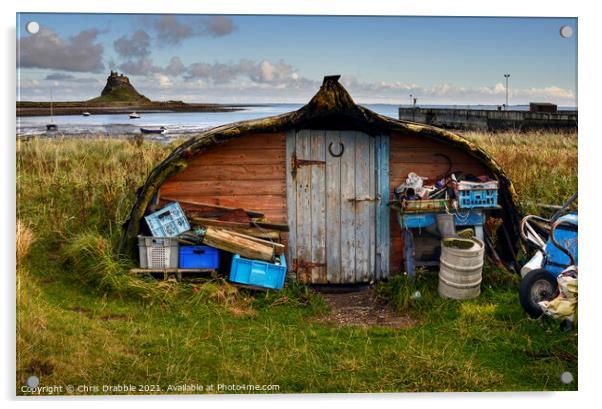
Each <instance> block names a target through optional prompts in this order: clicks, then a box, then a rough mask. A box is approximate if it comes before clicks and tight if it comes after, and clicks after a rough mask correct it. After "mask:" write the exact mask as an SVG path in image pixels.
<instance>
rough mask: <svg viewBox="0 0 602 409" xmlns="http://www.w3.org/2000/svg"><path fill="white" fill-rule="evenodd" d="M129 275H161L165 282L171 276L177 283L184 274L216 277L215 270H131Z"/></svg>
mask: <svg viewBox="0 0 602 409" xmlns="http://www.w3.org/2000/svg"><path fill="white" fill-rule="evenodd" d="M130 273H131V274H136V275H145V274H149V275H153V274H163V279H164V280H167V279H168V278H169V276H171V275H175V276H176V278H177V279H178V281H182V278H183V276H184V275H186V274H207V275H208V276H210V277H211V278H216V277H217V270H215V269H210V268H164V269H159V268H132V269H131V270H130Z"/></svg>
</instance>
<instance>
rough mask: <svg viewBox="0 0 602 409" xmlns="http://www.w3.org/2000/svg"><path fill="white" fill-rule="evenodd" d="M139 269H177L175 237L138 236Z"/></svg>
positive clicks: (177, 254)
mask: <svg viewBox="0 0 602 409" xmlns="http://www.w3.org/2000/svg"><path fill="white" fill-rule="evenodd" d="M138 252H139V255H140V268H148V269H153V268H155V269H159V270H163V269H166V268H178V263H179V253H178V239H177V238H175V237H145V236H138Z"/></svg>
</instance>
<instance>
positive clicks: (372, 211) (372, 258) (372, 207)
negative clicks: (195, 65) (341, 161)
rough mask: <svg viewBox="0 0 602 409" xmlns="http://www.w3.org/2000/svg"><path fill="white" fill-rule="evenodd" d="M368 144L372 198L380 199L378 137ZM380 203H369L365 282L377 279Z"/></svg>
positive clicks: (370, 139) (370, 138)
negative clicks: (377, 164) (377, 166)
mask: <svg viewBox="0 0 602 409" xmlns="http://www.w3.org/2000/svg"><path fill="white" fill-rule="evenodd" d="M368 144H369V146H370V152H369V154H368V158H369V160H370V163H369V166H368V172H369V177H368V180H369V187H370V196H371V197H375V198H376V197H378V190H377V188H376V185H377V183H376V137H372V136H369V137H368ZM379 203H380V202H378V201H374V202H368V205H369V213H368V225H369V231H370V242H369V244H368V275H367V276H366V278H365V281H372V280H374V279H376V278H377V277H376V229H377V224H376V208H377V207H378V204H379Z"/></svg>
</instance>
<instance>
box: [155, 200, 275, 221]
mask: <svg viewBox="0 0 602 409" xmlns="http://www.w3.org/2000/svg"><path fill="white" fill-rule="evenodd" d="M161 200H165V201H168V202H180V203H184V204H187V205H191V206H200V207H209V208H211V209H221V210H226V211H234V210H238V208H236V207H227V206H220V205H215V204H211V203H201V202H195V201H192V200H181V199H180V200H179V199H174V198H171V197H166V196H161ZM242 210H244V211H245V212H246V213H247V214H248V215H249V217H264V216H265V215H264V214H263V213H261V212H258V211H255V210H247V209H242Z"/></svg>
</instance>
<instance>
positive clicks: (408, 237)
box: [403, 229, 414, 278]
mask: <svg viewBox="0 0 602 409" xmlns="http://www.w3.org/2000/svg"><path fill="white" fill-rule="evenodd" d="M403 258H404V263H405V271H406V273H408V276H409V277H410V278H414V236H413V235H412V231H411V230H410V229H403Z"/></svg>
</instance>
